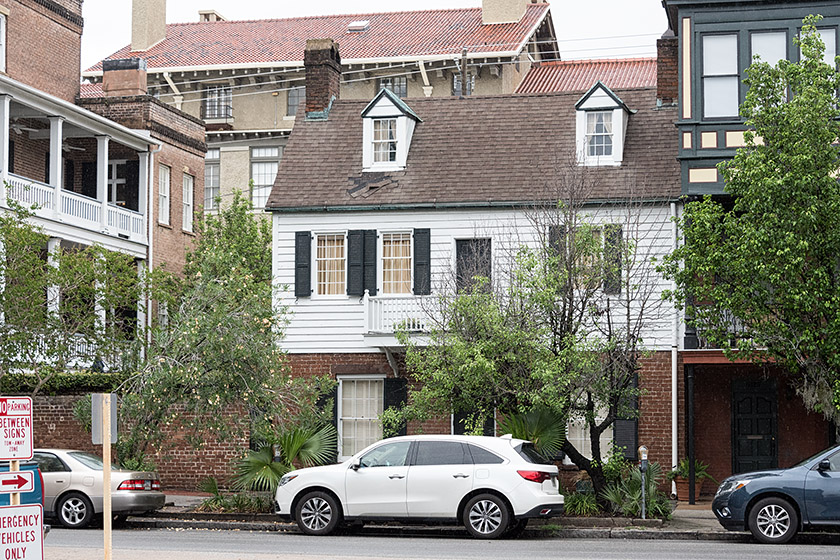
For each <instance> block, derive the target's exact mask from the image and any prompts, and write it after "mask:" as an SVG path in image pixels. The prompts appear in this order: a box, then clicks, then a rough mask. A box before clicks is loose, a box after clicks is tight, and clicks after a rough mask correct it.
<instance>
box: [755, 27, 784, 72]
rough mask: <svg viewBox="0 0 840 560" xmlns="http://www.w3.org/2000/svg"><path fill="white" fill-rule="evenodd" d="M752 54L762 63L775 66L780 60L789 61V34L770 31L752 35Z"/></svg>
mask: <svg viewBox="0 0 840 560" xmlns="http://www.w3.org/2000/svg"><path fill="white" fill-rule="evenodd" d="M750 51H751V52H750V54H751V55H752V57H756V56H757V57H759V58H760V59H761V62H766V63H767V64H769V65H770V66H775V65H776V64H777V63H778V62H779V61H780V60H787V32H785V31H770V32H759V33H753V34H752V35H750Z"/></svg>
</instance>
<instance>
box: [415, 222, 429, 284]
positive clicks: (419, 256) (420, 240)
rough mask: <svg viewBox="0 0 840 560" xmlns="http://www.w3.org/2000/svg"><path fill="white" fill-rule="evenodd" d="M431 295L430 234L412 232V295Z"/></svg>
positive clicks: (425, 231)
mask: <svg viewBox="0 0 840 560" xmlns="http://www.w3.org/2000/svg"><path fill="white" fill-rule="evenodd" d="M431 293H432V232H431V230H429V229H415V230H414V295H415V296H427V295H429V294H431Z"/></svg>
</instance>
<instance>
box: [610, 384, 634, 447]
mask: <svg viewBox="0 0 840 560" xmlns="http://www.w3.org/2000/svg"><path fill="white" fill-rule="evenodd" d="M630 386H631V387H632V388H633V389H635V388H636V387H638V386H639V376H638V374H636V375H634V376H633V382H632V383H631V384H630ZM634 393H635V391H634ZM629 401H630V409H631V410H636V411H638V410H639V400H638V398H637V397H636V395H635V394H634V395H633V396H632V397H631V398H630V399H629ZM613 441H614V442H615V444H616V445H617V446H618V447H623V448H624V457H625V458H626V459H628V460H629V461H636V459H637V458H636V455H637V448H638V447H639V419H638V418H637V417H633V418H618V419H616V421H615V423H614V424H613Z"/></svg>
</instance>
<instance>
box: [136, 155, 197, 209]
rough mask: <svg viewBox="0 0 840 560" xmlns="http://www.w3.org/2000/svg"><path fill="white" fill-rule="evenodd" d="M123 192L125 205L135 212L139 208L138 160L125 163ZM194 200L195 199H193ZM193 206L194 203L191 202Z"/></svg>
mask: <svg viewBox="0 0 840 560" xmlns="http://www.w3.org/2000/svg"><path fill="white" fill-rule="evenodd" d="M123 188H124V189H125V194H124V196H122V197H119V198H121V199H122V200H125V207H126V208H128V209H129V210H134V211H135V212H136V211H138V210H139V209H140V198H139V195H140V162H139V161H129V162H126V164H125V186H124V187H123ZM193 202H195V201H193ZM193 208H195V204H193Z"/></svg>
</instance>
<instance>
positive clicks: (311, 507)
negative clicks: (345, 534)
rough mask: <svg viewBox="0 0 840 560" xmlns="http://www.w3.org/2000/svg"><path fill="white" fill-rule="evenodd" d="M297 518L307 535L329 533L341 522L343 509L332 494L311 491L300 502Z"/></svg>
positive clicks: (296, 512) (301, 528)
mask: <svg viewBox="0 0 840 560" xmlns="http://www.w3.org/2000/svg"><path fill="white" fill-rule="evenodd" d="M295 519H296V520H297V524H298V527H300V530H301V531H303V532H304V533H306V534H307V535H329V534H331V533H332V532H333V531H335V529H336V527H338V524H339V523H341V509H340V508H339V505H338V500H336V499H335V498H334V497H333V496H332V495H330V494H327V493H326V492H320V491H316V492H309V493H308V494H306V495H305V496H303V497H302V498H301V499H300V501H299V502H298V504H297V507H296V508H295Z"/></svg>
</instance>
